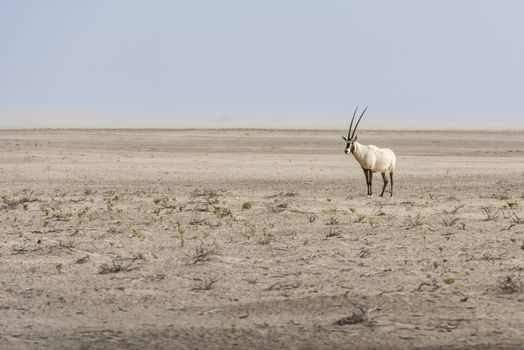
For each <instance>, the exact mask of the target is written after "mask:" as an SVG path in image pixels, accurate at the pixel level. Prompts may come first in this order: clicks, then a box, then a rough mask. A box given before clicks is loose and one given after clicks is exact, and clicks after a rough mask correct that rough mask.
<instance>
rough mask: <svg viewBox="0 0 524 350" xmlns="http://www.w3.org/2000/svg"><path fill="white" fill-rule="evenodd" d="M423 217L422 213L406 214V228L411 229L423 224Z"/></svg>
mask: <svg viewBox="0 0 524 350" xmlns="http://www.w3.org/2000/svg"><path fill="white" fill-rule="evenodd" d="M422 225H423V222H422V218H421V217H420V214H417V215H415V216H411V215H408V216H406V219H405V221H404V227H405V228H406V230H411V229H413V228H415V227H419V226H422Z"/></svg>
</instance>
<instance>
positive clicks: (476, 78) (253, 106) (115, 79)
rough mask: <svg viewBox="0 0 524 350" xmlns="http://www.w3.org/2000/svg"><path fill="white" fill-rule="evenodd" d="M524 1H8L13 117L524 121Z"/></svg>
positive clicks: (518, 124)
mask: <svg viewBox="0 0 524 350" xmlns="http://www.w3.org/2000/svg"><path fill="white" fill-rule="evenodd" d="M523 16H524V2H522V1H517V0H515V1H505V0H499V1H495V0H492V1H479V0H453V1H451V0H449V1H442V0H441V1H437V0H435V1H422V0H412V1H399V0H395V1H391V0H384V1H372V0H371V1H364V0H362V1H349V0H346V1H343V0H340V1H334V0H325V1H320V0H317V1H305V0H278V1H277V0H259V1H254V0H253V1H249V0H208V1H203V0H185V1H174V0H173V1H167V0H166V1H155V0H151V1H146V0H143V1H131V0H99V1H98V0H85V1H72V0H63V1H57V0H45V1H41V0H0V128H6V127H57V126H62V127H84V126H85V127H108V126H117V127H144V126H151V127H217V126H223V127H232V126H233V127H296V128H304V127H325V128H341V129H342V128H345V127H346V125H347V124H348V123H349V119H350V116H351V114H352V112H353V109H354V107H355V106H356V105H357V104H358V105H361V106H365V105H369V110H368V113H367V118H366V119H364V120H363V121H362V124H361V127H362V128H503V129H512V128H520V129H522V128H524V20H523V18H524V17H523Z"/></svg>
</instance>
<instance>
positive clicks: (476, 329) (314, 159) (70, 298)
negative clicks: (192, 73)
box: [0, 130, 524, 349]
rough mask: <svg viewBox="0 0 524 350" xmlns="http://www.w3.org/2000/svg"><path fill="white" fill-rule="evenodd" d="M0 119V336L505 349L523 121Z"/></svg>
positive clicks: (515, 266) (44, 342)
mask: <svg viewBox="0 0 524 350" xmlns="http://www.w3.org/2000/svg"><path fill="white" fill-rule="evenodd" d="M344 133H345V131H343V130H341V131H292V130H285V131H282V130H18V131H9V130H3V131H0V150H1V153H0V181H1V200H0V239H1V241H0V348H1V349H57V348H63V349H107V348H111V349H158V348H170V349H237V348H238V349H338V348H340V349H366V348H373V349H409V348H417V349H436V348H444V349H466V348H467V349H472V348H473V349H493V348H501V349H522V348H523V346H524V345H523V344H524V272H523V269H524V132H500V131H492V132H487V131H486V132H473V131H471V132H467V131H449V132H446V131H369V130H362V131H360V132H359V141H360V142H362V143H363V144H375V145H377V146H379V147H390V148H392V149H393V150H394V151H395V152H396V154H397V170H396V174H395V185H394V191H395V192H394V197H393V198H389V194H388V195H387V196H385V197H384V198H380V197H379V196H378V194H379V193H380V190H381V188H382V178H381V176H380V174H375V177H374V196H373V197H372V198H368V197H367V196H366V185H365V180H364V173H363V172H362V170H361V168H360V166H359V165H358V163H357V162H356V161H355V159H354V158H353V156H352V155H345V154H344V153H343V150H344V146H345V144H344V142H343V141H342V140H341V138H340V136H341V135H344Z"/></svg>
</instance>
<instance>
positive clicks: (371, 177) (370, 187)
mask: <svg viewBox="0 0 524 350" xmlns="http://www.w3.org/2000/svg"><path fill="white" fill-rule="evenodd" d="M368 173H369V196H370V197H371V196H372V195H373V172H372V171H371V170H368Z"/></svg>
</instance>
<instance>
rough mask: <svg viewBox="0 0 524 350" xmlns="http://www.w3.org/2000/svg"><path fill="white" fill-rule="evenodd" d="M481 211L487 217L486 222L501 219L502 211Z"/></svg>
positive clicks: (488, 209) (489, 208)
mask: <svg viewBox="0 0 524 350" xmlns="http://www.w3.org/2000/svg"><path fill="white" fill-rule="evenodd" d="M481 210H482V212H483V213H484V215H486V218H485V219H484V220H485V221H492V220H496V219H497V218H498V217H499V213H500V211H499V210H498V209H495V208H493V207H482V208H481Z"/></svg>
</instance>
